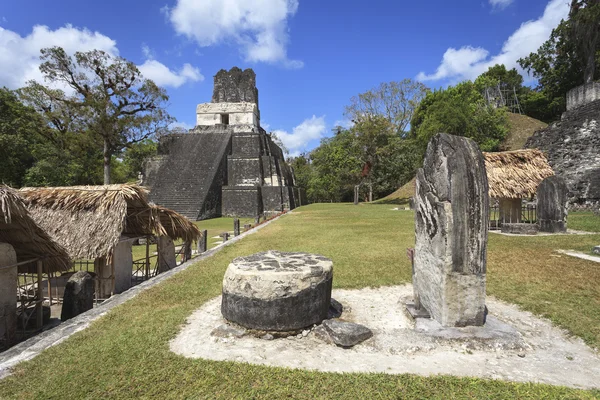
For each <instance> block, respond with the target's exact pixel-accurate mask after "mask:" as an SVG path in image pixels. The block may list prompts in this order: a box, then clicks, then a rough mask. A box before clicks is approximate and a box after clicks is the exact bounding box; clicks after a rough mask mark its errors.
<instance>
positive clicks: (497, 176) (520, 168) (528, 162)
mask: <svg viewBox="0 0 600 400" xmlns="http://www.w3.org/2000/svg"><path fill="white" fill-rule="evenodd" d="M483 155H484V158H485V168H486V170H487V176H488V184H489V194H490V197H495V198H509V199H523V198H527V197H531V196H533V195H534V194H535V193H536V191H537V187H538V186H539V184H540V182H542V181H543V180H544V179H545V178H547V177H549V176H552V175H554V171H553V170H552V168H551V167H550V164H548V160H547V159H546V156H544V153H542V152H541V151H540V150H537V149H526V150H514V151H502V152H498V153H483Z"/></svg>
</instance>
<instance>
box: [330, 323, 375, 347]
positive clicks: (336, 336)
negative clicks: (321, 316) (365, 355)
mask: <svg viewBox="0 0 600 400" xmlns="http://www.w3.org/2000/svg"><path fill="white" fill-rule="evenodd" d="M323 326H324V327H325V330H326V331H327V333H328V334H329V337H331V340H333V343H335V344H337V345H338V346H342V347H352V346H355V345H357V344H359V343H361V342H364V341H365V340H367V339H369V338H370V337H372V336H373V332H372V331H371V330H370V329H369V328H367V327H366V326H364V325H361V324H355V323H353V322H346V321H340V320H339V319H328V320H325V321H323Z"/></svg>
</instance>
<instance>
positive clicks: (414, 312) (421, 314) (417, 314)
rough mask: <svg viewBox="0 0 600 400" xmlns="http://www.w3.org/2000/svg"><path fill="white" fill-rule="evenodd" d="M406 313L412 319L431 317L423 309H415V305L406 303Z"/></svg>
mask: <svg viewBox="0 0 600 400" xmlns="http://www.w3.org/2000/svg"><path fill="white" fill-rule="evenodd" d="M406 311H407V312H408V314H409V315H410V316H411V317H412V318H413V319H417V318H431V315H430V314H429V313H428V312H427V310H426V309H424V308H417V306H416V305H415V303H406Z"/></svg>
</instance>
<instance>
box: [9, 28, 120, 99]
mask: <svg viewBox="0 0 600 400" xmlns="http://www.w3.org/2000/svg"><path fill="white" fill-rule="evenodd" d="M52 46H61V47H62V48H63V49H65V51H66V52H67V53H69V54H73V53H75V52H76V51H86V50H91V49H98V50H104V51H106V52H107V53H110V54H112V55H118V54H119V50H118V49H117V43H116V42H115V41H114V40H112V39H111V38H109V37H107V36H104V35H102V34H101V33H98V32H91V31H89V30H87V29H78V28H74V27H73V26H71V25H66V26H64V27H62V28H58V29H57V30H55V31H52V30H50V29H49V28H48V27H47V26H42V25H36V26H34V27H33V30H32V31H31V33H30V34H29V35H27V36H25V37H21V36H20V35H19V34H17V33H15V32H13V31H10V30H8V29H4V28H2V27H0V86H3V85H4V86H7V87H9V88H11V89H16V88H19V87H22V86H23V85H24V84H25V82H27V81H28V80H31V79H35V80H37V81H39V82H42V81H43V80H42V79H43V78H42V74H41V72H40V71H39V69H38V67H39V65H40V49H42V48H44V47H52Z"/></svg>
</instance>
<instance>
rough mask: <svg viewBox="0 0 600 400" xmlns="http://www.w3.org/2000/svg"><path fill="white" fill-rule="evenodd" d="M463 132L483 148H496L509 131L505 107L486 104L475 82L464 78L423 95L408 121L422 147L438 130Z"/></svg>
mask: <svg viewBox="0 0 600 400" xmlns="http://www.w3.org/2000/svg"><path fill="white" fill-rule="evenodd" d="M442 132H443V133H449V134H453V135H458V136H465V137H468V138H471V139H473V140H474V141H475V142H477V143H478V144H479V147H480V148H481V150H483V151H495V150H497V149H498V146H499V145H500V143H501V142H502V140H503V139H504V138H505V136H506V134H507V133H508V120H507V118H506V111H505V110H504V109H502V108H494V107H491V106H488V105H487V104H486V103H485V100H484V99H483V96H482V95H481V92H480V91H479V90H478V88H477V85H476V84H474V83H472V82H469V81H466V82H462V83H459V84H458V85H456V86H450V87H448V88H447V89H445V90H443V89H441V90H436V91H434V92H430V93H428V94H427V96H425V98H424V99H423V101H422V102H421V105H420V106H419V108H418V109H417V111H416V112H415V115H414V117H413V120H412V123H411V136H412V137H413V138H414V139H415V140H416V141H417V143H418V144H419V146H420V148H421V149H422V150H423V149H424V148H425V147H426V146H427V143H429V140H430V139H431V138H432V137H433V136H434V135H436V134H437V133H442Z"/></svg>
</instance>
